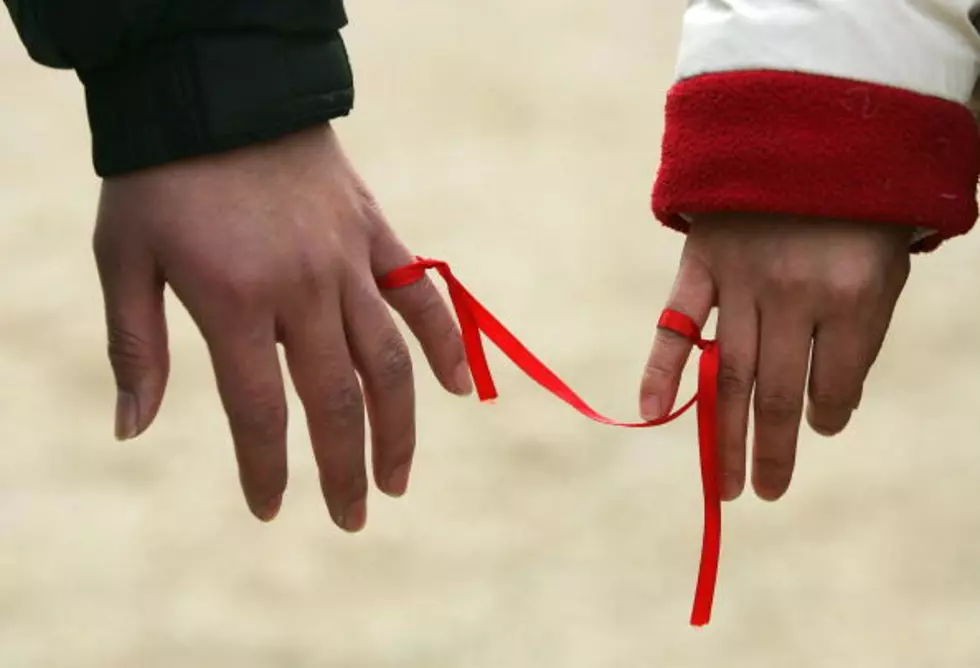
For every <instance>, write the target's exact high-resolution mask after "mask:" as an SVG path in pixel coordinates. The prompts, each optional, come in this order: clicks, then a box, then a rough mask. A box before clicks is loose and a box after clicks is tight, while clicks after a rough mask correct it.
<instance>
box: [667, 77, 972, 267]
mask: <svg viewBox="0 0 980 668" xmlns="http://www.w3.org/2000/svg"><path fill="white" fill-rule="evenodd" d="M978 174H980V134H978V131H977V124H976V121H975V120H974V118H973V115H972V114H971V113H970V111H969V110H968V109H967V108H966V107H964V106H963V105H960V104H956V103H955V102H950V101H947V100H943V99H940V98H936V97H930V96H926V95H921V94H918V93H913V92H910V91H907V90H902V89H899V88H890V87H888V86H881V85H877V84H870V83H863V82H859V81H851V80H847V79H838V78H834V77H827V76H818V75H811V74H799V73H792V72H776V71H741V72H732V73H725V74H706V75H702V76H698V77H694V78H691V79H686V80H684V81H681V82H679V83H677V84H676V85H674V87H673V88H672V89H671V90H670V92H669V93H668V96H667V109H666V125H665V130H664V139H663V155H662V159H661V163H660V170H659V173H658V175H657V182H656V184H655V186H654V189H653V210H654V213H655V215H656V216H657V218H658V219H659V220H660V221H661V222H663V223H664V224H665V225H667V226H668V227H671V228H673V229H676V230H679V231H682V232H686V231H687V229H688V223H687V221H686V220H684V218H683V217H682V215H683V214H698V213H721V212H741V213H770V214H785V215H797V216H808V217H819V218H836V219H845V220H860V221H868V222H878V223H893V224H897V225H909V226H916V227H924V228H928V229H932V230H935V231H936V232H937V234H934V235H932V236H930V237H929V238H927V239H925V240H924V241H922V242H920V243H918V244H917V245H916V247H915V248H914V249H913V250H928V249H931V248H935V247H936V246H938V245H939V243H941V242H942V241H943V240H944V239H948V238H949V237H953V236H956V235H958V234H964V233H965V232H967V231H968V230H969V229H970V228H971V227H972V226H973V223H974V222H975V221H976V218H977V202H976V189H977V177H978Z"/></svg>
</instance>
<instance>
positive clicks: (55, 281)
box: [0, 0, 980, 668]
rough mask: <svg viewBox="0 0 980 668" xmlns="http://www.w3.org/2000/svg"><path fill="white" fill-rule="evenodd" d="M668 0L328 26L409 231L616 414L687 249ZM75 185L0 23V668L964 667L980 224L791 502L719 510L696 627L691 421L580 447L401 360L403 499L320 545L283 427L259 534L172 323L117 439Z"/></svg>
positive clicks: (974, 545)
mask: <svg viewBox="0 0 980 668" xmlns="http://www.w3.org/2000/svg"><path fill="white" fill-rule="evenodd" d="M681 5H683V3H679V2H678V3H667V2H661V1H660V0H657V1H656V2H651V1H650V0H645V1H641V0H627V1H625V2H619V3H615V7H610V5H609V4H608V3H602V2H594V1H593V2H586V1H585V0H531V1H528V2H514V3H495V4H494V5H493V7H492V9H489V8H488V7H487V5H486V3H465V2H455V1H452V0H414V1H413V2H410V3H408V2H401V1H399V0H375V1H374V2H371V3H363V2H351V3H350V9H351V15H352V21H353V25H352V27H351V28H350V29H349V30H348V31H347V32H346V36H347V39H348V41H349V46H350V49H351V52H352V55H353V60H354V64H355V69H356V72H357V79H358V108H357V112H356V114H355V115H354V116H353V117H352V118H351V119H349V120H345V121H343V122H342V123H340V124H339V125H338V127H339V131H340V133H341V136H342V137H343V138H344V139H345V141H346V143H347V145H348V147H349V150H350V152H351V153H352V155H353V157H354V159H355V161H356V162H357V164H358V165H359V166H360V168H361V169H362V171H363V172H364V174H365V176H366V178H367V179H368V181H369V182H370V183H371V184H372V185H373V186H374V188H375V190H376V192H377V194H378V196H379V198H380V199H381V201H382V202H383V204H384V205H385V207H386V209H387V210H388V212H389V214H390V216H391V218H392V219H393V220H394V221H395V223H396V225H397V227H398V229H399V230H400V231H401V232H402V234H403V235H404V236H405V237H406V238H407V239H408V240H409V241H410V243H411V244H412V246H413V247H414V248H415V249H416V250H417V251H419V252H422V253H425V254H429V255H433V256H437V257H444V258H447V259H449V260H451V261H452V262H453V264H454V266H455V267H456V269H457V271H458V273H459V274H460V275H461V277H462V278H463V279H464V281H466V282H467V283H468V284H469V285H470V287H471V288H472V289H473V291H474V292H475V293H476V294H477V295H479V296H480V297H481V298H483V299H484V300H485V302H486V303H487V304H488V305H489V306H490V307H491V308H492V309H494V310H495V311H496V312H497V313H498V315H499V316H500V317H501V318H502V319H503V320H504V321H505V322H506V323H508V324H510V325H511V326H512V327H513V328H514V329H515V330H516V331H517V333H519V334H520V335H521V336H522V337H523V338H524V339H525V340H526V341H527V342H528V343H529V345H530V346H531V347H532V348H534V349H535V350H537V351H538V352H539V353H540V354H541V355H542V356H543V357H544V358H545V359H546V360H548V361H549V362H550V363H552V364H553V365H554V367H555V368H556V369H557V370H559V372H560V373H562V374H563V375H565V376H566V377H567V379H568V380H569V381H570V382H572V384H573V385H574V386H576V387H577V388H579V389H580V390H581V391H582V393H583V394H584V395H585V396H586V397H587V398H589V399H590V400H592V401H593V402H594V403H595V404H596V405H597V406H598V407H600V408H601V409H604V410H607V411H609V412H612V413H614V414H616V415H618V416H621V417H632V416H633V415H634V414H635V389H636V385H637V380H638V376H639V372H640V368H641V365H642V361H643V359H644V357H645V355H646V352H647V347H648V343H649V339H650V336H651V333H652V330H653V324H654V320H655V317H656V315H657V314H658V312H659V309H660V307H661V305H662V302H663V300H664V298H665V296H666V294H667V291H668V288H669V284H670V280H671V277H672V273H673V270H674V266H675V258H676V256H677V252H678V250H679V248H680V242H681V239H680V237H678V236H677V235H675V234H673V233H671V232H667V231H664V230H661V229H659V228H658V226H657V225H656V224H654V223H653V221H652V220H651V217H650V216H649V214H648V212H647V192H648V189H649V186H650V182H651V179H652V176H653V174H654V170H655V168H656V161H657V155H658V142H659V135H660V129H661V128H660V110H661V105H662V102H663V95H664V91H665V89H666V88H667V86H668V85H669V84H670V81H671V74H672V68H673V54H674V49H675V46H676V40H677V32H678V25H679V18H680V12H681ZM96 194H97V181H96V179H95V178H94V177H93V175H92V171H91V167H90V164H89V156H88V134H87V129H86V125H85V120H84V115H83V107H82V98H81V91H80V88H79V86H78V85H77V83H76V82H75V81H74V79H73V77H72V76H71V75H70V74H66V73H58V72H54V71H49V70H45V69H42V68H41V67H38V66H35V65H33V64H32V63H30V62H29V61H28V59H27V57H26V56H25V54H24V53H23V50H22V48H21V46H20V44H19V43H18V42H17V40H16V39H15V37H14V34H13V31H12V29H11V26H10V25H9V21H8V20H7V18H6V16H4V17H3V18H2V19H0V221H2V222H0V379H2V383H0V430H2V431H0V434H2V447H0V668H27V667H29V668H123V667H124V668H161V667H166V668H178V667H179V668H198V667H201V668H224V667H226V666H227V667H235V668H273V667H274V668H313V667H316V668H321V667H329V668H333V667H342V668H348V667H350V668H375V667H379V668H387V667H398V668H416V667H418V668H441V667H444V666H445V667H452V668H471V667H472V668H478V667H479V668H483V667H488V668H489V667H492V668H503V667H507V668H524V667H528V668H530V667H534V668H540V667H542V666H547V667H552V666H554V667H556V668H557V667H562V668H566V667H567V668H580V667H581V668H600V667H601V668H619V667H622V668H645V667H648V666H657V667H659V666H667V667H676V668H684V667H687V666H708V665H719V666H726V667H728V668H743V667H745V668H749V667H751V668H766V667H769V666H774V667H776V666H779V667H782V666H790V665H791V666H794V667H796V668H804V667H809V666H834V667H838V666H861V667H867V668H875V667H878V666H881V667H889V668H895V667H905V666H909V667H918V666H930V667H931V666H953V667H967V666H978V665H980V448H978V445H980V439H978V431H980V410H978V405H980V264H978V262H977V259H978V257H980V233H978V234H977V235H974V236H972V237H971V238H968V239H966V240H963V241H958V242H956V243H954V244H951V245H950V246H949V247H948V248H946V249H944V250H943V251H942V252H941V253H940V254H938V255H936V256H933V257H928V258H920V259H917V260H916V262H915V268H914V271H913V278H912V282H911V285H910V288H909V289H908V292H907V296H906V298H905V300H904V302H903V303H902V305H901V307H900V311H899V314H898V316H897V320H896V322H895V324H894V328H893V332H892V334H891V339H890V341H889V345H888V347H887V350H886V351H885V353H884V354H883V356H882V358H881V361H880V363H879V365H878V367H877V371H876V372H875V374H874V376H873V379H872V382H871V386H870V387H869V388H868V390H867V392H866V398H865V401H864V404H863V405H862V407H861V410H860V412H859V413H858V414H857V416H856V420H855V422H854V424H853V428H852V429H851V430H850V431H849V432H848V433H847V434H846V435H844V436H842V437H840V438H838V439H836V440H833V441H825V440H821V439H818V438H817V437H815V436H813V435H811V434H809V433H806V434H805V435H804V437H803V442H802V446H801V447H802V453H801V456H800V460H799V472H798V475H797V477H796V480H795V485H794V487H793V489H792V490H791V492H790V494H789V496H788V497H787V498H786V499H785V500H784V501H783V502H781V503H779V504H776V505H766V504H763V503H761V502H758V501H756V500H754V499H751V498H748V497H747V498H746V499H744V500H743V501H741V502H739V503H737V504H734V505H731V506H729V507H728V508H727V516H726V527H725V537H724V539H725V542H724V552H723V558H722V567H721V574H720V581H719V590H718V600H717V604H716V610H715V619H714V622H713V624H712V625H711V626H710V627H708V628H706V629H703V630H700V631H698V630H692V629H690V628H689V627H688V626H687V616H688V611H689V605H690V599H691V593H692V589H693V585H694V576H695V570H696V565H697V555H698V548H699V543H700V530H701V525H700V522H701V517H700V513H701V508H700V497H699V481H698V471H697V457H696V445H695V438H696V437H695V425H694V420H693V416H692V417H691V418H685V419H684V420H682V421H681V423H680V424H677V425H676V426H673V425H672V426H669V427H667V428H662V429H659V430H654V431H645V432H629V431H619V430H613V429H608V428H603V427H599V426H596V425H593V424H591V423H589V422H587V421H585V420H584V419H582V418H579V417H578V416H577V415H576V414H574V413H572V412H571V411H570V410H569V409H567V408H565V407H564V406H562V405H560V404H558V403H557V402H556V401H554V400H552V399H551V398H549V397H548V396H546V395H545V394H544V393H543V392H542V391H540V390H538V389H537V388H536V386H534V385H533V384H532V383H531V382H530V381H527V380H525V379H524V378H522V377H521V376H519V375H518V374H517V373H516V372H515V371H513V370H512V369H511V367H509V365H508V364H505V363H503V360H502V359H501V358H500V357H499V356H495V357H494V360H493V361H494V362H496V364H495V367H496V369H497V370H498V371H497V375H498V380H499V384H500V387H501V389H502V392H503V398H502V400H501V401H499V403H498V404H497V405H496V406H492V407H491V406H481V405H479V404H478V402H476V400H475V399H474V400H472V401H460V400H458V399H454V398H452V397H449V396H447V395H444V394H442V393H441V392H440V391H439V390H438V389H437V387H436V385H435V382H434V381H433V380H432V379H431V378H430V377H429V376H428V374H427V373H426V370H425V369H424V367H423V365H422V363H421V360H419V361H420V363H419V364H418V365H417V368H418V386H419V393H420V400H419V411H420V436H419V444H420V452H419V455H418V458H417V467H416V474H415V477H414V486H413V487H412V489H411V490H410V493H409V495H408V496H407V497H406V498H405V499H403V500H401V501H392V500H389V499H385V498H383V497H382V496H380V495H379V494H374V495H373V496H372V498H371V501H372V503H371V509H370V515H371V518H370V521H369V526H368V529H367V530H366V531H365V532H364V533H363V534H361V535H359V536H356V537H348V536H343V535H341V533H340V532H339V531H337V530H335V529H333V528H332V526H331V524H330V522H329V518H328V516H327V514H326V511H325V509H324V507H323V505H322V502H321V500H320V499H319V495H318V491H317V486H316V481H315V477H314V475H313V465H312V461H311V458H310V455H309V452H308V448H307V441H306V435H305V434H304V433H303V432H302V430H301V429H299V428H294V429H293V430H292V441H291V455H292V462H293V466H292V479H291V485H290V488H289V492H288V494H287V496H286V502H285V507H284V510H283V513H282V515H281V516H280V518H279V519H278V520H277V521H276V522H275V523H274V524H272V525H271V526H262V525H260V524H259V523H258V522H256V521H254V520H253V519H251V517H250V516H249V515H248V513H247V511H246V509H245V506H244V503H243V502H242V500H241V497H240V493H239V489H238V483H237V478H236V475H235V472H234V467H233V460H232V453H231V446H230V442H229V438H228V435H227V434H226V431H225V423H224V418H223V416H222V414H221V413H220V410H219V404H218V401H217V399H216V394H215V390H214V388H213V386H212V380H211V376H210V370H209V367H208V364H207V362H206V357H205V350H204V347H203V345H202V343H201V341H199V340H198V337H197V334H196V332H195V331H194V330H193V329H192V326H191V324H190V322H189V320H188V319H187V318H186V317H185V315H184V314H183V313H182V311H181V310H180V308H179V307H178V305H176V304H172V307H173V308H172V309H171V326H172V336H173V358H174V370H173V380H172V383H171V386H170V388H169V394H168V398H167V400H166V402H165V405H164V409H163V411H162V413H161V415H160V417H159V420H158V423H157V424H156V426H155V427H154V428H153V429H152V430H151V431H150V432H149V433H148V434H147V435H146V436H145V437H144V438H142V439H140V440H139V441H138V442H136V443H134V444H127V445H120V444H116V443H115V442H114V441H113V440H112V439H111V422H112V418H111V410H112V405H113V386H112V382H111V380H110V376H109V372H108V366H107V364H106V363H105V362H104V359H103V346H104V343H103V332H102V315H101V302H100V295H99V291H98V284H97V280H96V275H95V271H94V267H93V262H92V260H91V257H90V251H89V234H90V224H91V220H92V217H93V210H94V206H95V202H96ZM930 322H937V323H939V324H940V327H939V328H935V327H932V326H930ZM296 414H298V413H296Z"/></svg>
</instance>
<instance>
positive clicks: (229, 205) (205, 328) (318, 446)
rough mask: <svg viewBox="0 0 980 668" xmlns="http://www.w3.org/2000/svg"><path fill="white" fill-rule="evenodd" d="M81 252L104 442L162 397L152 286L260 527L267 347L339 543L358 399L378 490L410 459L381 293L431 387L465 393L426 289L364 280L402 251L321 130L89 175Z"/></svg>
mask: <svg viewBox="0 0 980 668" xmlns="http://www.w3.org/2000/svg"><path fill="white" fill-rule="evenodd" d="M94 248H95V256H96V260H97V263H98V268H99V275H100V279H101V282H102V288H103V292H104V295H105V306H106V320H107V325H108V335H109V359H110V362H111V363H112V368H113V371H114V374H115V378H116V384H117V386H118V390H119V393H118V401H117V413H116V415H117V418H116V430H117V436H118V437H119V438H122V439H125V438H131V437H134V436H136V435H137V434H139V433H140V432H142V431H143V430H145V429H146V428H147V427H148V426H149V425H150V423H151V422H152V421H153V418H154V416H155V415H156V413H157V410H158V409H159V407H160V402H161V401H162V399H163V393H164V387H165V385H166V382H167V373H168V368H169V363H168V352H167V330H166V321H165V318H164V310H163V304H164V302H163V289H164V285H165V284H166V285H169V286H170V287H171V288H172V289H173V291H174V293H175V294H176V295H177V297H178V298H179V299H180V301H181V302H182V303H183V304H184V306H185V307H187V310H188V311H189V312H190V314H191V316H192V317H193V319H194V321H195V322H196V324H197V326H198V327H199V328H200V331H201V333H202V334H203V336H204V338H205V340H206V342H207V345H208V349H209V351H210V354H211V360H212V363H213V367H214V373H215V376H216V378H217V385H218V391H219V393H220V395H221V400H222V404H223V405H224V409H225V412H226V413H227V416H228V420H229V423H230V427H231V433H232V436H233V440H234V443H235V452H236V455H237V459H238V467H239V474H240V478H241V483H242V488H243V490H244V492H245V498H246V500H247V502H248V505H249V507H250V509H251V510H252V512H253V513H254V514H255V515H256V516H257V517H259V518H260V519H262V520H271V519H272V518H273V517H274V516H275V515H276V514H277V512H278V511H279V507H280V504H281V502H282V495H283V492H284V490H285V487H286V397H285V392H284V389H283V379H282V373H281V369H280V365H279V358H278V355H277V349H276V345H277V343H281V344H282V345H283V347H284V348H285V351H286V359H287V363H288V368H289V372H290V374H291V376H292V380H293V383H294V386H295V387H296V390H297V392H298V394H299V397H300V399H301V400H302V403H303V407H304V409H305V413H306V422H307V427H308V428H309V433H310V438H311V441H312V446H313V453H314V455H315V458H316V462H317V465H318V467H319V471H320V481H321V487H322V490H323V495H324V497H325V499H326V501H327V505H328V507H329V509H330V513H331V516H332V517H333V519H334V521H335V522H336V523H337V524H338V525H339V526H340V527H342V528H344V529H346V530H348V531H357V530H359V529H360V528H361V527H362V526H363V525H364V523H365V519H366V503H365V497H366V493H367V476H366V473H365V462H364V433H365V428H364V407H365V404H366V406H367V415H368V418H369V419H370V421H371V434H372V454H373V470H374V476H375V481H376V484H377V485H378V487H379V488H380V489H381V490H383V491H384V492H386V493H388V494H390V495H393V496H399V495H401V494H403V493H404V492H405V489H406V487H407V484H408V475H409V467H410V464H411V460H412V453H413V450H414V447H415V406H414V402H415V397H414V383H413V377H412V363H411V359H410V357H409V352H408V349H407V347H406V345H405V341H404V340H403V339H402V337H401V335H400V334H399V331H398V329H397V328H396V327H395V323H394V322H393V321H392V318H391V316H390V314H389V311H388V309H387V307H386V305H385V299H387V300H388V302H389V303H390V304H391V306H393V307H394V308H395V310H397V311H398V312H399V313H400V314H401V316H402V317H403V318H404V320H405V321H406V323H407V324H408V326H409V328H410V329H411V330H412V332H413V334H414V335H415V336H416V337H417V338H418V340H419V341H420V343H421V345H422V347H423V349H424V351H425V354H426V356H427V358H428V361H429V364H430V366H431V367H432V370H433V371H434V373H435V375H436V377H437V378H438V379H439V381H440V382H441V383H442V385H443V386H444V387H445V388H446V389H447V390H449V391H451V392H454V393H457V394H466V393H468V392H469V391H470V378H469V374H468V372H467V369H466V366H465V363H464V353H463V347H462V343H461V340H460V338H459V333H458V331H457V329H456V325H455V323H454V321H453V319H452V316H451V315H450V311H449V309H448V308H447V306H446V304H445V302H444V301H443V299H442V298H441V296H440V295H439V293H438V292H437V291H436V289H435V287H434V286H433V284H432V283H430V282H428V281H420V282H419V283H417V284H415V285H413V286H410V287H407V288H403V289H400V290H397V291H392V292H391V293H390V294H386V295H382V294H380V293H379V290H378V288H377V287H376V285H375V277H376V276H380V275H382V274H383V273H385V272H387V271H389V270H391V269H393V268H395V267H398V266H400V265H403V264H405V263H407V262H409V261H411V259H412V256H411V254H410V253H409V252H408V250H407V249H406V248H405V246H404V245H403V244H402V243H401V242H400V241H399V240H398V238H397V237H396V236H395V234H394V232H393V231H392V230H391V228H390V227H389V225H388V223H387V221H386V220H385V218H384V216H383V215H382V214H381V212H380V211H379V209H378V207H377V206H376V205H375V203H374V200H373V199H372V197H371V195H370V193H369V192H368V190H367V188H366V187H365V186H364V184H363V183H362V182H361V181H360V179H359V178H358V176H357V175H356V173H355V172H354V170H353V168H352V167H351V165H350V163H349V162H348V161H347V159H346V157H345V156H344V154H343V152H342V150H341V148H340V145H339V144H338V142H337V139H336V137H335V136H334V134H333V132H332V130H331V129H330V128H329V126H321V127H318V128H314V129H311V130H306V131H303V132H300V133H296V134H293V135H290V136H288V137H285V138H283V139H279V140H276V141H272V142H267V143H263V144H257V145H254V146H251V147H248V148H245V149H241V150H236V151H231V152H228V153H224V154H220V155H214V156H209V157H203V158H197V159H193V160H186V161H182V162H179V163H175V164H171V165H167V166H164V167H159V168H154V169H149V170H145V171H141V172H138V173H134V174H131V175H126V176H123V177H119V178H113V179H109V180H107V181H106V182H105V183H104V185H103V188H102V197H101V202H100V207H99V214H98V221H97V224H96V229H95V237H94ZM362 386H363V393H362Z"/></svg>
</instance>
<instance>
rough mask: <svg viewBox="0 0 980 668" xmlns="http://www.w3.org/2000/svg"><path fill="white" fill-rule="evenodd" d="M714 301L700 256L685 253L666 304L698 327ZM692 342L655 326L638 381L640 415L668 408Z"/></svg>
mask: <svg viewBox="0 0 980 668" xmlns="http://www.w3.org/2000/svg"><path fill="white" fill-rule="evenodd" d="M714 302H715V285H714V280H713V279H712V277H711V273H710V272H709V270H708V268H707V266H706V265H705V264H704V263H703V262H702V261H701V260H700V259H696V258H695V257H693V256H692V255H691V254H689V253H684V255H683V256H682V257H681V263H680V267H679V268H678V270H677V277H676V278H675V279H674V287H673V289H672V291H671V296H670V299H669V300H668V303H667V308H669V309H672V310H674V311H678V312H680V313H683V314H684V315H686V316H688V317H689V318H691V319H692V320H693V321H694V322H695V323H696V324H697V326H698V327H704V324H705V322H706V321H707V320H708V314H710V313H711V307H712V306H713V305H714ZM692 345H693V344H692V343H691V342H690V341H688V340H687V339H686V338H684V337H682V336H680V335H679V334H677V333H675V332H672V331H670V330H667V329H663V328H659V327H658V328H657V333H656V335H655V337H654V340H653V348H652V349H651V350H650V357H649V358H648V359H647V363H646V367H645V368H644V370H643V380H642V382H641V383H640V415H641V416H643V419H645V420H653V419H656V418H659V417H663V416H664V415H666V414H667V413H669V412H670V411H671V409H672V407H673V405H674V401H675V400H676V398H677V388H678V386H679V385H680V381H681V375H682V374H683V372H684V366H685V365H686V364H687V359H688V357H689V356H690V354H691V347H692Z"/></svg>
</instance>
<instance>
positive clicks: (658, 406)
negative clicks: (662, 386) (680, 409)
mask: <svg viewBox="0 0 980 668" xmlns="http://www.w3.org/2000/svg"><path fill="white" fill-rule="evenodd" d="M662 409H663V403H661V401H660V397H658V396H656V395H651V396H648V397H644V398H643V401H642V402H641V403H640V415H641V416H642V417H643V419H644V420H656V419H657V418H658V417H660V416H661V415H663V414H662V413H661V410H662Z"/></svg>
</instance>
